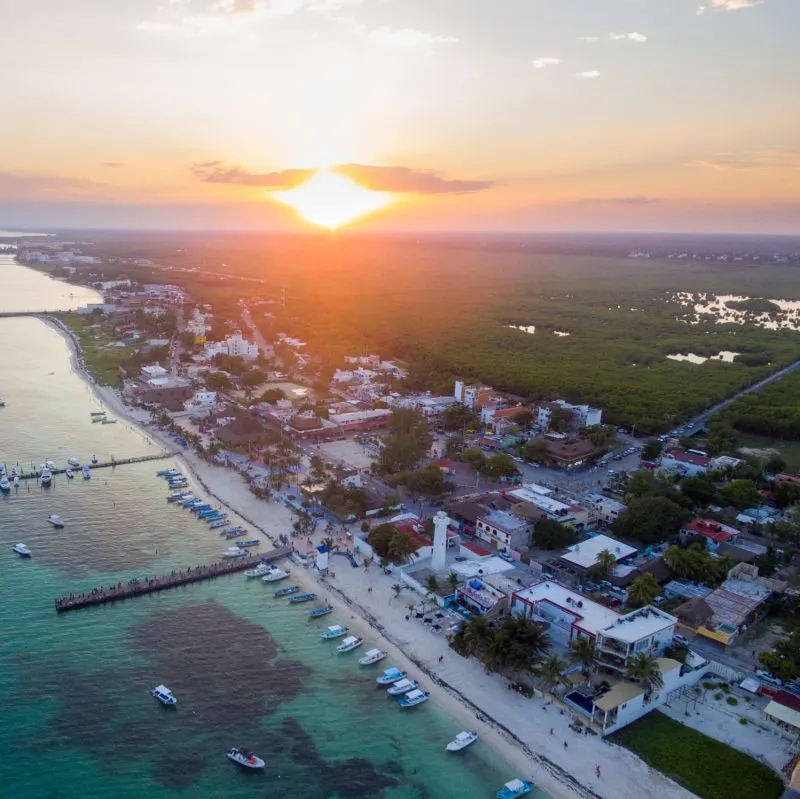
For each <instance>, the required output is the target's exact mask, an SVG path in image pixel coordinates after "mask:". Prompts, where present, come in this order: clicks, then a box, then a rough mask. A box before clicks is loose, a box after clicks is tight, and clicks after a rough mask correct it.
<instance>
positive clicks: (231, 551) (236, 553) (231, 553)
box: [222, 547, 250, 558]
mask: <svg viewBox="0 0 800 799" xmlns="http://www.w3.org/2000/svg"><path fill="white" fill-rule="evenodd" d="M249 554H250V553H249V552H248V551H247V550H246V549H242V548H241V547H228V548H227V549H226V550H225V551H224V552H223V553H222V557H223V558H246V557H248V555H249Z"/></svg>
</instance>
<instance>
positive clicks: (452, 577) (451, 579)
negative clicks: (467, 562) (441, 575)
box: [447, 572, 461, 591]
mask: <svg viewBox="0 0 800 799" xmlns="http://www.w3.org/2000/svg"><path fill="white" fill-rule="evenodd" d="M447 582H448V583H449V584H450V588H451V589H452V590H453V591H455V590H456V588H457V587H458V584H459V583H460V582H461V578H460V577H459V576H458V575H457V574H456V573H455V572H449V573H448V575H447Z"/></svg>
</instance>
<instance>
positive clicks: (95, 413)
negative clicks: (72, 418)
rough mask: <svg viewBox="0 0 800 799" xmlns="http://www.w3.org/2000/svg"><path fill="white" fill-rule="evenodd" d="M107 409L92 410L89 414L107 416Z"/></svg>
mask: <svg viewBox="0 0 800 799" xmlns="http://www.w3.org/2000/svg"><path fill="white" fill-rule="evenodd" d="M105 415H106V412H105V411H90V412H89V416H105Z"/></svg>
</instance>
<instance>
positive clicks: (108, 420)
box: [103, 419, 118, 424]
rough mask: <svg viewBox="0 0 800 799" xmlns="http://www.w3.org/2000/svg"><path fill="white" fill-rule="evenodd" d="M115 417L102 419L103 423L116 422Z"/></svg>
mask: <svg viewBox="0 0 800 799" xmlns="http://www.w3.org/2000/svg"><path fill="white" fill-rule="evenodd" d="M117 421H118V420H117V419H103V424H116V423H117Z"/></svg>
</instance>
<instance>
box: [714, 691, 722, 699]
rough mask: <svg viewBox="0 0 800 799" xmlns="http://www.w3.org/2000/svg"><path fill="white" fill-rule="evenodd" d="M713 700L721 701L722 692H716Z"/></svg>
mask: <svg viewBox="0 0 800 799" xmlns="http://www.w3.org/2000/svg"><path fill="white" fill-rule="evenodd" d="M714 699H722V692H721V691H717V693H715V694H714Z"/></svg>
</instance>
